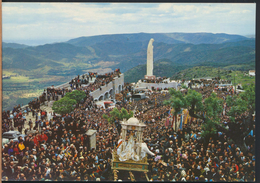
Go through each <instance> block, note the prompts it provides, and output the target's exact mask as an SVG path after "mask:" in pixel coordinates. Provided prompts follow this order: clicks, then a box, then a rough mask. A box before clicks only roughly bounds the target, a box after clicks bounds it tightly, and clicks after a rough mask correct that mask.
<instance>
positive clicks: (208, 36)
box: [67, 33, 249, 47]
mask: <svg viewBox="0 0 260 183" xmlns="http://www.w3.org/2000/svg"><path fill="white" fill-rule="evenodd" d="M151 38H154V40H155V41H156V42H163V43H167V44H178V43H191V44H220V43H225V42H237V41H242V40H248V39H249V38H247V37H244V36H240V35H230V34H212V33H135V34H113V35H101V36H90V37H80V38H75V39H71V40H69V41H68V42H67V43H70V44H73V45H76V46H84V47H86V46H91V45H95V44H97V43H106V42H111V41H113V42H121V43H127V42H147V41H149V40H150V39H151Z"/></svg>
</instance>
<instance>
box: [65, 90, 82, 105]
mask: <svg viewBox="0 0 260 183" xmlns="http://www.w3.org/2000/svg"><path fill="white" fill-rule="evenodd" d="M65 97H68V98H70V99H74V100H76V101H77V103H79V102H80V101H81V100H83V99H84V98H85V97H86V93H85V92H84V91H82V90H74V91H72V92H69V93H66V95H65Z"/></svg>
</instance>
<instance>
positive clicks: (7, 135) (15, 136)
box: [2, 131, 26, 142]
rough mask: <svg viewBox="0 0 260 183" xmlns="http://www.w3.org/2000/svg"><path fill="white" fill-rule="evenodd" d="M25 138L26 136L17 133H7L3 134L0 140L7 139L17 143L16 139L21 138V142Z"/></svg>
mask: <svg viewBox="0 0 260 183" xmlns="http://www.w3.org/2000/svg"><path fill="white" fill-rule="evenodd" d="M25 136H26V135H24V134H21V133H20V132H18V131H8V132H4V133H3V135H2V138H3V139H8V140H13V141H14V142H15V141H18V137H22V138H23V140H24V137H25Z"/></svg>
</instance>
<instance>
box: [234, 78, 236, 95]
mask: <svg viewBox="0 0 260 183" xmlns="http://www.w3.org/2000/svg"><path fill="white" fill-rule="evenodd" d="M234 86H235V93H236V73H234Z"/></svg>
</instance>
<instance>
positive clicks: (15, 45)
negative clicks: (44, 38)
mask: <svg viewBox="0 0 260 183" xmlns="http://www.w3.org/2000/svg"><path fill="white" fill-rule="evenodd" d="M2 47H3V48H26V47H28V46H27V45H25V44H17V43H5V42H3V43H2Z"/></svg>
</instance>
